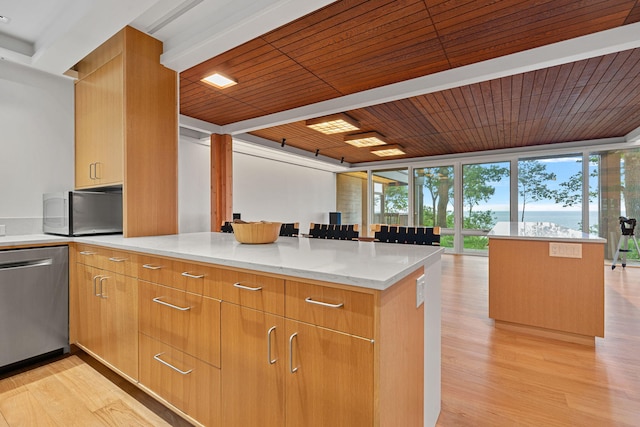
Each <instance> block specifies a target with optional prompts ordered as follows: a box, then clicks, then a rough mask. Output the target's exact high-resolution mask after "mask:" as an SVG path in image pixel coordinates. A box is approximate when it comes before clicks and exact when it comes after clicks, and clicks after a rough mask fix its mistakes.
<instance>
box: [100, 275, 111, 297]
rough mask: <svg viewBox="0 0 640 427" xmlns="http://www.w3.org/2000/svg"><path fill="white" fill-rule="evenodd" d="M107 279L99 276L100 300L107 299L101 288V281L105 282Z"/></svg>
mask: <svg viewBox="0 0 640 427" xmlns="http://www.w3.org/2000/svg"><path fill="white" fill-rule="evenodd" d="M108 278H109V277H108V276H100V280H99V282H100V298H104V299H107V298H108V297H107V296H106V295H105V294H104V288H103V286H102V281H103V280H107V279H108Z"/></svg>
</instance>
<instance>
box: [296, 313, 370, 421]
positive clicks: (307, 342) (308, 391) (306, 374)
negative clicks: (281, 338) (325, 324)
mask: <svg viewBox="0 0 640 427" xmlns="http://www.w3.org/2000/svg"><path fill="white" fill-rule="evenodd" d="M286 337H287V343H288V346H289V349H288V350H287V352H288V361H287V368H286V369H287V374H286V376H285V378H286V414H285V419H286V425H287V426H288V427H293V426H305V427H315V426H317V427H324V426H339V425H342V426H350V427H359V426H363V427H364V426H373V425H374V423H373V419H374V389H375V388H374V370H373V366H374V343H373V342H372V340H370V339H365V338H361V337H356V336H353V335H348V334H344V333H341V332H337V331H332V330H330V329H325V328H322V327H319V326H315V325H309V324H307V323H302V322H295V321H291V320H287V323H286Z"/></svg>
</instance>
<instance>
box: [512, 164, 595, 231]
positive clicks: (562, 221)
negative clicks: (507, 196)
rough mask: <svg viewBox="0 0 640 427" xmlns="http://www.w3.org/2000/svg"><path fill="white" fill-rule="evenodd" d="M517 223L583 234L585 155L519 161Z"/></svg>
mask: <svg viewBox="0 0 640 427" xmlns="http://www.w3.org/2000/svg"><path fill="white" fill-rule="evenodd" d="M518 220H519V221H527V222H552V223H555V224H558V225H564V226H565V227H568V228H572V229H574V230H582V228H583V224H582V155H577V154H576V155H568V156H562V157H544V158H530V159H521V160H519V161H518Z"/></svg>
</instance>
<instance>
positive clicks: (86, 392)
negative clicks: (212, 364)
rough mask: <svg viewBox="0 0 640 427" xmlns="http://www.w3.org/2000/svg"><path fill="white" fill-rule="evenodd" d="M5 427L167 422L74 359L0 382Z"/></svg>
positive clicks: (0, 422) (0, 407)
mask: <svg viewBox="0 0 640 427" xmlns="http://www.w3.org/2000/svg"><path fill="white" fill-rule="evenodd" d="M5 425H8V426H10V427H16V426H41V425H42V426H65V427H66V426H169V425H171V424H169V423H167V422H165V421H164V420H163V419H162V418H160V417H159V416H158V415H157V414H156V413H154V412H153V411H151V410H149V409H148V408H147V407H146V406H145V405H143V404H142V403H140V402H139V401H138V400H136V399H135V398H133V397H132V396H130V395H129V394H128V393H126V392H125V391H124V390H123V389H122V388H121V387H118V385H116V384H114V383H113V382H111V381H109V380H108V379H107V378H106V377H105V376H103V375H102V374H100V373H99V372H98V371H96V370H95V369H93V368H92V367H91V366H90V365H89V364H87V363H85V362H84V361H83V360H81V359H80V358H78V357H77V356H75V355H73V356H68V357H65V358H63V359H60V360H56V361H54V362H52V363H49V364H48V365H45V366H41V367H37V368H34V369H31V370H29V371H26V372H22V373H19V374H16V375H14V376H12V377H8V378H5V379H3V380H0V427H4V426H5ZM175 425H184V423H181V422H179V423H177V424H175Z"/></svg>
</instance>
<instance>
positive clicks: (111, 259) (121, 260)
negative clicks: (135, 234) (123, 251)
mask: <svg viewBox="0 0 640 427" xmlns="http://www.w3.org/2000/svg"><path fill="white" fill-rule="evenodd" d="M127 259H128V258H115V257H112V258H109V261H113V262H125V261H126V260H127Z"/></svg>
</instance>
